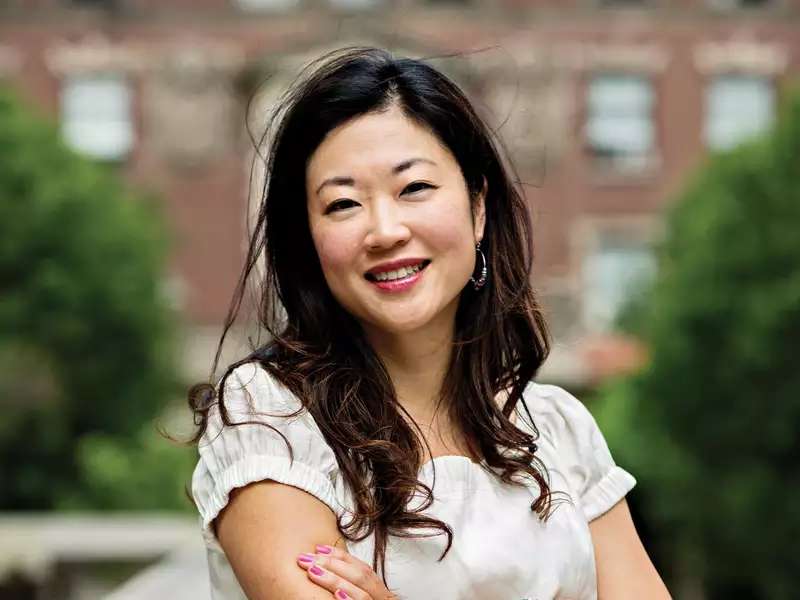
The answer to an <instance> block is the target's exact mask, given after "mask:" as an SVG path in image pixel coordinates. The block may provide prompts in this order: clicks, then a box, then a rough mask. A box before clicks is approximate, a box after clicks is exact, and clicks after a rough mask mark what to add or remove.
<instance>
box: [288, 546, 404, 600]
mask: <svg viewBox="0 0 800 600" xmlns="http://www.w3.org/2000/svg"><path fill="white" fill-rule="evenodd" d="M316 551H317V552H316V554H306V555H301V556H300V557H299V558H298V561H300V562H298V564H300V565H301V566H302V567H303V568H305V569H306V571H307V573H308V576H309V578H311V579H312V581H314V582H315V583H317V584H318V585H321V586H322V587H324V588H325V589H329V590H330V591H332V592H335V591H336V589H337V587H338V588H340V589H342V590H344V591H345V592H347V594H348V595H349V596H350V597H351V598H353V599H354V600H392V599H395V598H396V596H395V595H394V594H392V593H391V592H389V590H387V589H386V586H385V585H384V584H383V581H381V579H380V578H379V577H378V575H377V574H376V573H375V571H373V570H372V567H370V566H369V565H368V564H367V563H365V562H364V561H362V560H360V559H358V558H356V557H355V556H353V555H352V554H350V553H349V552H347V551H346V550H342V549H341V548H336V547H333V546H326V545H317V546H316ZM303 557H305V558H304V560H303V561H301V560H300V559H303ZM309 561H313V563H312V562H309ZM314 566H316V567H317V569H315V570H312V568H313V567H314ZM319 571H322V573H320V572H319Z"/></svg>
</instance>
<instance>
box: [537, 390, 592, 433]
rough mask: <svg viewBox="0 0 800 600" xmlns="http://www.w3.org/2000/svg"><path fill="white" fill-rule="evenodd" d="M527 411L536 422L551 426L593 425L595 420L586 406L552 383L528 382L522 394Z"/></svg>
mask: <svg viewBox="0 0 800 600" xmlns="http://www.w3.org/2000/svg"><path fill="white" fill-rule="evenodd" d="M523 399H524V400H525V402H526V404H527V406H528V409H529V410H530V411H531V412H532V413H533V415H532V416H533V418H534V420H536V421H539V420H543V421H545V422H547V423H550V424H553V425H559V424H566V423H572V424H583V425H586V426H592V425H595V426H596V423H595V420H594V417H593V416H592V414H591V413H590V412H589V410H588V409H587V408H586V406H585V405H584V404H583V402H581V401H580V400H579V399H578V398H577V397H576V396H574V395H573V394H572V393H571V392H569V391H567V390H566V389H564V388H563V387H561V386H559V385H555V384H552V383H539V382H536V381H530V382H529V383H528V385H527V386H526V387H525V390H524V392H523Z"/></svg>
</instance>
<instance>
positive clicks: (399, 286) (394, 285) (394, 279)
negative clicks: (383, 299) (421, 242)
mask: <svg viewBox="0 0 800 600" xmlns="http://www.w3.org/2000/svg"><path fill="white" fill-rule="evenodd" d="M429 264H431V261H430V260H427V259H426V260H423V261H421V262H420V263H418V264H416V265H408V266H405V267H400V268H398V269H395V270H392V271H382V272H380V273H365V274H364V277H365V278H366V280H367V281H369V282H370V283H372V284H373V285H374V286H375V287H377V288H378V289H380V290H382V291H387V292H400V291H405V290H407V289H408V288H410V287H411V286H413V285H414V284H415V283H416V282H417V281H419V280H420V278H421V277H422V273H423V271H424V270H425V268H426V267H427V266H428V265H429Z"/></svg>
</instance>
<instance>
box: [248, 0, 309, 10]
mask: <svg viewBox="0 0 800 600" xmlns="http://www.w3.org/2000/svg"><path fill="white" fill-rule="evenodd" d="M235 1H236V4H237V5H238V6H239V8H241V9H242V10H247V11H253V12H270V11H281V10H287V9H290V8H294V7H295V6H297V5H298V3H299V0H235Z"/></svg>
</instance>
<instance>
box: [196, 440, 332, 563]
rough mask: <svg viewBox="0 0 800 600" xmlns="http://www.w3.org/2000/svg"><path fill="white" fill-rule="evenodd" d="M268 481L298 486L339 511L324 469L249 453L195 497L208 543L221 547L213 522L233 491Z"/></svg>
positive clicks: (278, 457)
mask: <svg viewBox="0 0 800 600" xmlns="http://www.w3.org/2000/svg"><path fill="white" fill-rule="evenodd" d="M265 480H271V481H276V482H278V483H284V484H286V485H291V486H293V487H296V488H299V489H301V490H303V491H305V492H308V493H309V494H311V495H312V496H315V497H316V498H318V499H319V500H320V501H322V502H324V503H325V504H326V505H328V507H330V509H331V510H332V511H333V512H334V513H335V514H336V515H337V516H338V515H339V513H340V511H339V510H337V506H338V502H337V500H336V494H335V492H334V488H333V483H331V481H330V480H329V479H328V478H327V477H326V476H325V475H324V474H322V473H321V472H319V471H316V470H314V469H312V468H311V467H308V466H307V465H304V464H303V463H300V462H298V461H296V460H295V461H294V462H293V463H291V465H290V463H289V459H288V458H287V457H281V456H269V455H253V456H248V457H246V458H244V459H242V460H239V461H237V462H235V463H233V464H231V465H230V466H228V467H226V468H225V469H224V470H223V471H222V473H220V474H219V475H217V477H216V481H215V482H214V486H213V488H211V489H210V490H208V492H207V493H205V494H201V495H200V496H199V497H198V498H196V501H197V507H198V510H199V512H200V517H201V526H202V531H203V539H204V540H205V542H206V544H207V545H209V546H211V547H214V548H216V549H219V550H221V548H220V547H219V542H218V541H217V537H216V535H215V534H214V531H213V529H212V527H211V523H212V521H213V520H214V519H215V518H216V517H217V515H219V513H220V511H222V509H223V508H224V507H225V506H226V505H227V504H228V501H229V499H230V493H231V491H232V490H233V489H235V488H238V487H243V486H245V485H247V484H249V483H254V482H257V481H265Z"/></svg>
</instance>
